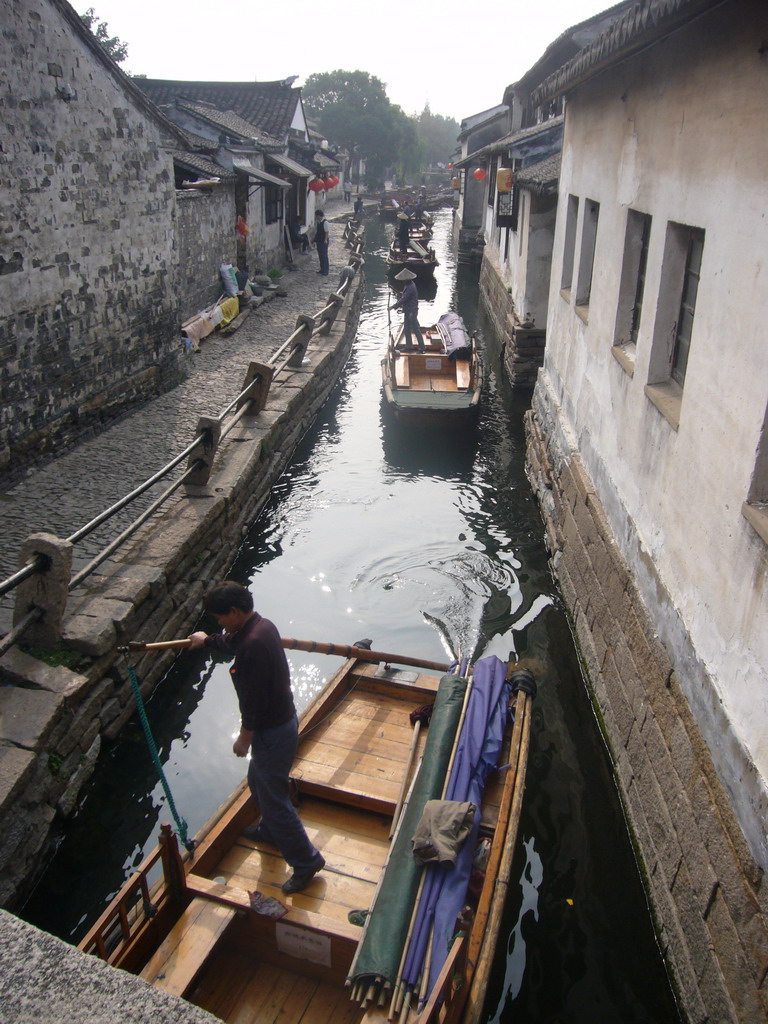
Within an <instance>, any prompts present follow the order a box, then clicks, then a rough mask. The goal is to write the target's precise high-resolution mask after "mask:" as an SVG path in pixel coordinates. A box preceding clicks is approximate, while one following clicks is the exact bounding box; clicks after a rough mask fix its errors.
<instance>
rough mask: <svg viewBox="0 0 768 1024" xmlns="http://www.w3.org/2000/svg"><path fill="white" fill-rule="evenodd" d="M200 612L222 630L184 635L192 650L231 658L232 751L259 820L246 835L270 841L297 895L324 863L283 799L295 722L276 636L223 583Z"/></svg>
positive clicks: (240, 591)
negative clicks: (244, 761) (242, 760)
mask: <svg viewBox="0 0 768 1024" xmlns="http://www.w3.org/2000/svg"><path fill="white" fill-rule="evenodd" d="M204 607H205V610H206V611H207V612H208V613H209V614H210V615H212V616H213V618H214V619H216V621H217V622H218V624H219V626H221V627H222V628H223V629H224V630H225V632H224V633H213V634H210V635H209V634H206V633H203V632H199V633H192V635H191V636H190V638H189V639H190V641H191V644H190V646H191V647H192V648H193V649H196V648H201V647H204V648H206V650H209V651H215V652H216V653H218V654H223V655H225V656H226V657H229V658H234V661H233V664H232V667H231V668H230V670H229V671H230V674H231V676H232V682H233V683H234V686H235V691H236V693H237V700H238V703H239V706H240V732H239V734H238V736H237V739H236V740H235V742H234V744H233V747H232V750H233V752H234V754H235V755H236V756H237V757H245V756H246V755H247V754H248V752H249V751H250V754H251V760H250V764H249V765H248V786H249V788H250V790H251V796H252V797H253V799H254V800H255V802H256V804H257V805H258V808H259V810H260V811H261V822H260V824H258V825H256V826H251V827H249V828H247V829H245V830H244V832H243V835H244V836H245V837H246V838H248V839H253V840H256V841H260V842H267V843H271V844H272V845H273V846H276V847H277V848H278V850H279V851H280V853H281V854H282V855H283V857H284V858H285V860H286V861H287V863H288V864H289V865H290V866H291V868H293V874H292V875H291V877H290V878H288V879H287V880H286V881H285V882H284V883H283V887H282V888H283V892H284V893H286V894H287V895H290V894H291V893H294V892H300V891H301V890H302V889H306V887H307V886H308V885H309V884H310V883H311V881H312V879H313V878H314V877H315V875H316V874H317V872H318V871H322V869H323V868H324V867H325V859H324V858H323V855H322V854H321V853H320V852H319V851H318V850H316V849H315V847H314V846H313V845H312V843H311V842H310V839H309V836H308V835H307V833H306V831H305V830H304V826H303V825H302V823H301V819H300V818H299V816H298V814H297V813H296V809H295V808H294V806H293V804H292V803H291V800H290V795H289V776H290V771H291V766H292V764H293V759H294V757H295V756H296V748H297V745H298V721H297V718H296V708H295V706H294V703H293V693H292V692H291V674H290V669H289V667H288V660H287V658H286V656H285V650H284V649H283V644H282V641H281V639H280V634H279V633H278V631H277V628H276V627H275V625H274V624H273V623H272V622H270V621H269V619H265V618H263V617H262V616H261V615H259V613H258V612H257V611H255V610H254V607H253V596H252V595H251V593H250V591H249V590H247V589H246V588H245V587H243V586H241V585H240V584H239V583H233V582H231V581H229V580H225V581H224V582H223V583H219V584H217V585H216V586H214V587H213V588H212V589H211V590H210V591H209V592H208V593H207V594H206V595H205V599H204Z"/></svg>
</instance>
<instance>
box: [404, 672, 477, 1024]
mask: <svg viewBox="0 0 768 1024" xmlns="http://www.w3.org/2000/svg"><path fill="white" fill-rule="evenodd" d="M471 676H472V669H471V667H470V669H469V670H468V679H467V688H466V690H465V691H464V700H463V701H462V705H461V714H460V715H459V721H458V723H457V726H456V736H455V738H454V741H453V747H452V749H451V756H450V759H449V762H448V767H447V769H446V772H445V780H444V782H443V789H442V798H443V799H445V793H446V790H447V788H448V781H449V779H450V777H451V770H452V768H453V763H454V760H455V758H456V750H457V747H458V745H459V739H460V737H461V730H462V727H463V725H464V719H465V717H466V714H467V705H468V703H469V693H470V690H471V689H472V678H471ZM425 878H426V871H425V870H424V869H422V873H421V881H420V882H419V889H418V892H417V894H416V901H415V903H414V906H413V912H412V914H411V921H410V924H409V926H408V934H407V936H406V939H405V945H404V946H403V953H402V956H401V957H400V967H399V968H398V971H397V979H396V985H395V995H394V996H393V997H392V1006H391V1007H390V1011H389V1013H390V1015H389V1018H388V1019H389V1020H392V1017H393V1016H394V1015H395V1014H397V1013H399V1012H400V1007H401V1006H402V1005H403V978H402V975H403V968H404V967H405V959H406V956H407V954H408V946H409V945H410V942H411V936H412V935H413V929H414V926H415V923H416V916H417V914H418V911H419V905H420V903H421V897H422V890H423V888H424V880H425Z"/></svg>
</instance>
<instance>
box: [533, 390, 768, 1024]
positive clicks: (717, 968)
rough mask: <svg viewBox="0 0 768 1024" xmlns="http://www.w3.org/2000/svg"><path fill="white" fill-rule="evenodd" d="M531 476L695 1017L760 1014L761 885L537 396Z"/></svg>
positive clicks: (666, 947) (675, 969)
mask: <svg viewBox="0 0 768 1024" xmlns="http://www.w3.org/2000/svg"><path fill="white" fill-rule="evenodd" d="M526 426H527V436H528V453H527V473H528V478H529V480H530V482H531V485H532V487H533V489H534V491H535V492H536V495H537V497H538V500H539V505H540V507H541V510H542V514H543V516H544V521H545V527H546V541H547V546H548V548H549V551H550V553H551V556H552V559H551V561H552V566H553V569H554V572H555V575H556V577H557V579H558V582H559V584H560V588H561V590H562V593H563V597H564V599H565V602H566V605H567V608H568V610H569V613H570V616H571V619H572V626H573V630H574V633H575V636H576V640H577V643H578V646H579V650H580V653H581V657H582V660H583V664H584V668H585V672H586V674H587V676H588V679H589V681H590V684H591V686H592V688H593V691H594V699H595V702H596V705H597V707H598V709H599V713H600V715H601V718H602V724H603V729H604V734H605V737H606V740H607V742H608V745H609V748H610V750H611V753H612V756H613V759H614V763H615V768H616V775H617V779H618V783H619V787H620V791H621V795H622V799H623V802H624V807H625V811H626V814H627V818H628V820H629V823H630V826H631V829H632V831H633V833H634V837H635V841H636V844H637V848H638V851H639V853H640V858H641V862H642V864H643V865H644V869H645V874H646V887H647V890H648V892H649V895H650V898H651V902H652V907H653V911H654V915H655V918H656V922H657V929H658V934H659V936H660V938H661V942H662V947H663V948H662V952H663V954H664V956H665V959H666V960H667V962H668V964H669V965H670V967H671V970H672V976H673V978H674V981H675V984H676V986H677V989H678V993H679V997H680V1005H681V1008H682V1010H683V1013H684V1015H685V1017H686V1019H687V1020H689V1021H691V1022H700V1024H705V1022H714V1021H717V1022H718V1024H726V1022H731V1024H736V1022H738V1024H758V1022H762V1021H765V1020H768V978H767V975H768V926H767V923H768V915H767V913H766V911H767V910H768V894H767V893H766V885H765V880H764V878H763V876H762V872H761V871H760V870H759V868H758V866H757V865H756V863H755V861H754V860H753V858H752V856H751V855H750V852H749V850H748V848H747V845H746V843H745V841H744V838H743V836H742V833H741V831H740V829H739V827H738V824H737V822H736V821H735V819H734V817H733V814H732V811H731V808H730V805H729V801H728V798H727V794H726V793H725V791H724V790H723V787H722V785H721V784H720V782H719V780H718V778H717V776H716V773H715V770H714V766H713V764H712V760H711V757H710V755H709V751H708V750H707V748H706V746H705V744H704V743H703V742H702V740H701V737H700V733H699V731H698V729H697V727H696V723H695V722H694V721H693V719H692V716H691V713H690V710H689V707H688V704H687V701H686V699H685V696H684V695H683V693H682V692H681V690H680V687H679V685H678V682H677V679H676V676H675V672H674V671H673V668H672V664H671V662H670V660H669V657H668V656H667V653H666V650H665V648H664V647H663V646H662V644H661V643H660V641H659V639H658V637H657V636H656V635H655V633H654V630H653V627H652V624H651V619H650V617H649V616H648V614H647V612H646V610H645V607H644V605H643V603H642V601H641V599H640V596H639V594H638V591H637V589H636V587H635V585H634V582H633V579H632V576H631V574H630V573H629V571H628V569H627V566H626V564H625V562H624V560H623V559H622V556H621V554H620V552H619V549H618V547H617V545H616V544H615V542H614V540H613V539H612V536H611V530H610V528H609V525H608V521H607V519H606V516H605V512H604V510H603V508H602V506H601V503H600V501H599V500H598V498H597V496H596V494H595V491H594V489H593V487H592V484H591V482H590V480H589V478H588V477H587V475H586V473H585V471H584V469H583V466H582V464H581V461H580V459H579V458H578V456H576V455H574V454H572V453H569V452H567V451H565V450H564V449H565V448H566V445H564V444H560V443H558V441H557V440H556V437H557V432H556V429H555V427H554V425H553V424H552V423H551V422H548V418H547V412H546V407H545V405H544V404H543V403H539V405H538V406H537V405H536V404H534V410H533V411H531V412H529V413H528V416H527V424H526Z"/></svg>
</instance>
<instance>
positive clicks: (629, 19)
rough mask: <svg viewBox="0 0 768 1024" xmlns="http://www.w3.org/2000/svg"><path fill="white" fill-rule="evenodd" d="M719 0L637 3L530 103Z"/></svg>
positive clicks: (628, 53) (556, 93)
mask: <svg viewBox="0 0 768 1024" xmlns="http://www.w3.org/2000/svg"><path fill="white" fill-rule="evenodd" d="M721 2H722V0H638V3H636V4H635V5H634V6H633V7H632V8H631V9H630V10H629V11H627V12H626V13H625V14H623V15H622V16H621V17H619V18H618V19H617V20H616V21H614V22H613V24H612V25H611V26H610V28H608V29H607V30H606V31H605V32H603V33H602V35H600V36H598V37H597V39H595V40H594V42H592V43H590V44H589V45H587V46H585V47H584V48H583V49H581V50H579V52H578V53H577V54H576V56H575V57H573V58H572V59H571V60H569V61H568V62H567V64H564V65H563V66H562V67H561V68H559V69H558V70H557V71H555V72H554V73H553V74H551V75H550V76H549V77H548V78H546V79H545V80H544V81H543V82H542V83H541V85H540V86H539V87H538V89H536V90H534V92H533V101H534V103H537V104H541V103H545V102H547V100H551V99H553V98H554V97H555V96H559V95H560V94H561V93H563V92H566V91H567V90H568V89H569V88H572V87H573V86H575V85H577V84H578V83H580V82H584V81H586V80H587V79H589V78H591V77H592V76H593V75H596V74H598V73H599V72H600V71H602V70H604V69H605V68H606V67H610V65H611V64H614V63H615V62H616V61H618V60H624V59H625V58H626V57H629V56H631V55H632V54H634V53H637V52H638V50H640V49H642V48H644V47H646V46H648V45H649V44H651V43H653V42H655V41H656V40H658V39H660V38H663V37H664V36H665V35H668V34H669V33H670V32H672V31H673V30H675V29H676V28H678V27H679V26H680V25H683V24H685V23H686V22H688V21H690V20H691V19H693V18H695V17H698V16H699V15H700V14H701V13H703V12H704V11H706V10H708V9H709V8H711V7H715V6H717V5H718V4H719V3H721Z"/></svg>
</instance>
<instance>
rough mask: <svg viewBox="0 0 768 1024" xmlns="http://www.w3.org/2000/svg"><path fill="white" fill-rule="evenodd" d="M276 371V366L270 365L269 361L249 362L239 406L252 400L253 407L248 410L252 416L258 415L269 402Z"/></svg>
mask: <svg viewBox="0 0 768 1024" xmlns="http://www.w3.org/2000/svg"><path fill="white" fill-rule="evenodd" d="M274 373H275V370H274V367H272V366H268V365H267V363H256V362H253V363H249V364H248V369H247V370H246V371H245V377H244V378H243V387H242V390H241V392H240V398H239V400H238V403H237V408H238V409H239V408H240V407H241V406H243V405H245V403H246V402H250V403H251V408H250V409H249V410H248V414H249V415H250V416H258V414H259V413H260V412H261V411H262V409H263V408H264V406H265V405H266V404H267V397H268V395H269V389H270V386H271V384H272V377H273V376H274Z"/></svg>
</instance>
